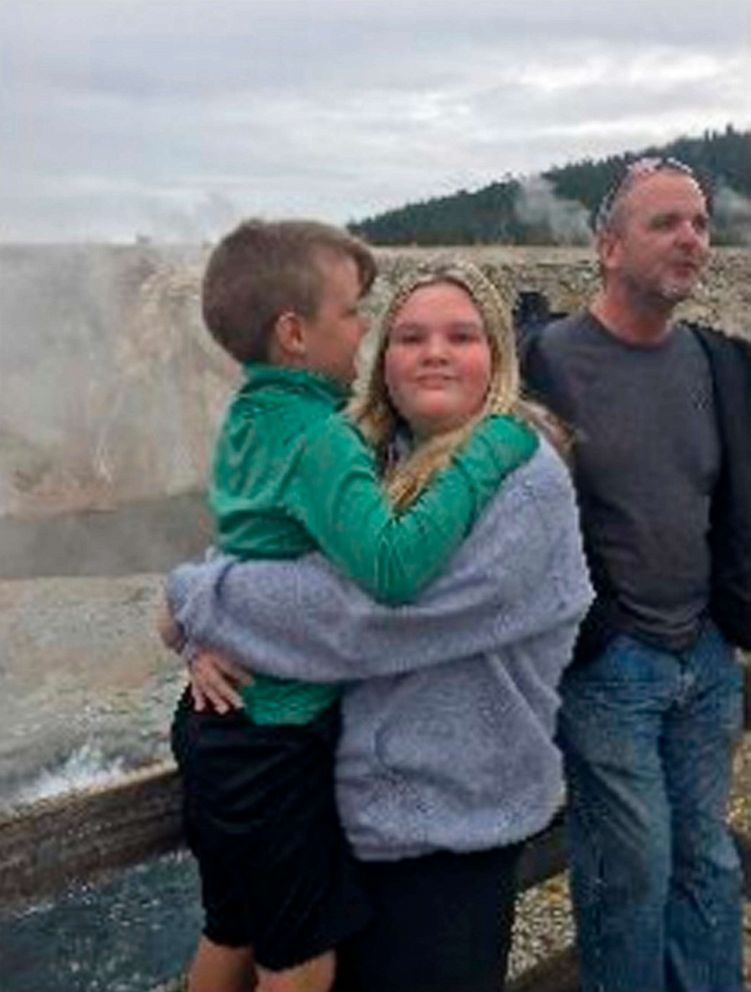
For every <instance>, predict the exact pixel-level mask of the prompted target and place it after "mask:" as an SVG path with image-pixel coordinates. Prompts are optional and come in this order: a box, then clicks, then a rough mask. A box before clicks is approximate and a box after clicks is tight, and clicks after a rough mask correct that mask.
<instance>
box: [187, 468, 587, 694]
mask: <svg viewBox="0 0 751 992" xmlns="http://www.w3.org/2000/svg"><path fill="white" fill-rule="evenodd" d="M510 486H511V488H512V490H514V491H513V492H511V493H506V492H505V491H504V493H503V494H501V495H500V496H499V497H498V498H497V499H496V500H494V501H493V503H492V504H491V505H490V507H489V508H488V511H487V512H486V513H485V514H484V515H483V517H482V519H481V520H480V522H479V523H478V525H477V527H476V528H475V529H474V531H473V532H472V534H471V535H470V537H469V538H468V539H467V541H466V542H465V543H464V544H463V545H462V547H461V549H460V551H459V553H458V554H457V555H456V556H455V558H454V559H453V561H452V563H451V565H450V567H449V568H448V569H447V570H446V571H445V572H444V573H443V574H442V575H441V576H440V577H439V579H438V580H437V581H436V582H434V583H433V584H432V585H431V586H430V587H429V589H427V590H426V591H425V593H424V594H423V596H422V597H421V599H420V600H419V601H418V602H417V603H416V604H414V605H412V606H404V607H400V608H398V609H389V608H386V607H383V606H379V605H378V604H376V603H374V602H373V601H372V600H371V599H369V598H368V597H367V596H366V595H365V594H364V593H363V592H362V591H361V590H360V589H358V588H357V587H356V586H355V585H354V584H353V583H352V582H350V581H348V580H347V579H345V578H344V577H343V576H341V574H339V573H338V572H337V571H336V570H335V569H334V568H332V566H331V565H330V564H329V563H328V562H327V561H326V560H325V559H324V558H323V557H322V556H321V555H318V554H314V555H308V556H306V557H304V558H301V559H297V560H295V561H273V562H272V561H257V562H238V561H237V560H235V559H232V558H227V557H224V558H218V559H215V560H214V561H211V562H208V563H206V564H202V565H183V566H180V568H178V569H176V570H175V571H174V572H173V573H172V574H171V575H170V577H169V581H168V597H169V601H170V606H171V608H172V610H173V612H174V614H175V617H176V619H177V620H178V621H179V623H180V624H181V626H182V627H183V629H184V631H185V633H186V636H187V637H188V638H189V639H190V640H191V641H192V642H193V643H195V644H198V645H200V646H201V647H204V646H206V647H209V648H213V649H216V650H218V651H220V652H223V653H226V654H227V655H228V656H229V657H231V658H234V659H236V660H237V661H239V662H240V663H242V664H244V665H246V666H247V667H249V668H250V669H251V670H254V671H257V672H259V673H263V674H267V675H277V676H282V677H288V678H300V679H305V680H307V681H321V682H327V681H328V682H331V681H351V680H354V679H359V678H371V677H375V676H384V675H394V674H401V673H404V672H406V671H411V670H414V669H418V668H423V667H427V666H430V665H434V664H439V663H441V662H446V661H452V660H456V659H457V658H461V657H467V656H469V655H473V654H478V653H482V652H487V651H492V650H495V649H497V648H499V647H502V646H503V645H504V644H506V643H510V642H516V641H520V640H523V639H524V638H526V637H533V636H535V635H537V634H541V633H544V632H545V631H546V630H551V629H554V628H555V627H556V626H557V625H559V624H561V623H564V622H569V621H570V622H577V621H578V620H579V619H581V616H582V615H583V611H584V610H585V609H586V607H587V605H588V604H589V601H590V599H591V589H590V586H589V581H588V577H587V572H586V567H585V565H584V559H583V554H582V549H581V539H580V536H579V532H578V527H577V518H576V510H575V506H574V501H573V494H572V493H569V494H568V495H567V494H566V493H565V492H564V493H563V494H560V493H559V495H558V497H557V498H556V499H555V500H551V501H550V503H549V505H548V504H546V505H545V507H544V510H545V512H544V519H541V515H540V508H539V507H538V506H537V505H536V504H535V503H534V502H533V501H530V500H529V499H525V498H522V495H523V494H521V493H520V491H521V490H522V489H523V488H524V487H522V486H514V484H513V483H510Z"/></svg>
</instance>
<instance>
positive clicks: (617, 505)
mask: <svg viewBox="0 0 751 992" xmlns="http://www.w3.org/2000/svg"><path fill="white" fill-rule="evenodd" d="M531 372H532V373H533V379H532V384H531V385H532V388H533V389H534V391H535V393H536V394H537V395H539V396H540V398H541V399H542V400H543V402H545V403H546V404H547V405H549V406H550V408H551V409H552V410H554V411H555V412H556V413H557V414H558V415H559V416H561V417H562V418H563V419H564V420H565V421H566V422H567V423H568V424H569V425H570V426H571V427H573V428H574V432H575V439H576V443H575V448H574V472H575V480H576V487H577V492H578V496H579V504H580V509H581V516H582V528H583V532H584V542H585V547H586V550H587V555H588V560H589V564H590V568H591V570H592V578H593V581H594V585H595V588H596V589H597V591H598V593H599V594H601V595H604V596H606V597H608V598H610V599H611V600H614V601H615V604H616V607H617V611H618V616H619V618H620V626H621V627H622V629H624V631H625V632H629V633H633V634H636V635H638V636H642V637H644V638H646V639H648V640H649V641H652V642H655V643H658V644H660V645H662V646H664V647H665V648H667V649H668V650H681V649H682V648H684V647H686V646H688V645H689V644H690V643H691V642H692V641H693V640H694V638H695V637H696V635H697V633H698V630H699V627H700V624H701V620H702V616H703V615H704V613H705V612H706V608H707V604H708V601H709V587H710V566H711V562H710V551H709V544H708V532H709V517H710V503H711V495H712V491H713V489H714V486H715V482H716V480H717V476H718V473H719V466H720V445H719V438H718V431H717V425H716V419H715V411H714V401H713V393H712V379H711V373H710V369H709V366H708V363H707V360H706V357H705V355H704V352H703V349H702V347H701V345H700V344H699V343H698V342H697V341H696V339H695V337H694V335H693V334H692V333H691V331H690V330H688V329H687V328H685V327H681V326H680V325H678V326H676V327H675V328H674V329H673V330H672V331H671V333H670V334H669V335H668V336H667V337H666V338H665V339H664V340H663V341H661V342H660V343H659V344H657V345H651V346H642V345H639V346H637V345H631V344H627V343H625V342H623V341H621V340H620V339H618V338H616V337H614V336H613V335H612V334H610V333H609V332H608V331H607V330H606V329H605V328H604V327H603V326H602V324H600V322H599V321H597V320H596V319H595V318H594V317H593V316H592V315H591V314H590V313H588V312H587V313H584V314H577V315H576V316H573V317H569V318H567V319H565V320H563V321H560V322H558V323H556V324H553V325H551V326H549V327H547V328H546V329H545V330H544V332H543V333H542V338H541V340H540V341H539V342H538V349H537V350H536V354H535V362H534V366H533V367H532V368H531Z"/></svg>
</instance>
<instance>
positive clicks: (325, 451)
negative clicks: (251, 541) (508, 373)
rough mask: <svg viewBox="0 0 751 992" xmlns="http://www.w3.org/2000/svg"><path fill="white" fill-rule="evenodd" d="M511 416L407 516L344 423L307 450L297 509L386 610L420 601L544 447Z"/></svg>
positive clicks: (301, 456) (330, 553)
mask: <svg viewBox="0 0 751 992" xmlns="http://www.w3.org/2000/svg"><path fill="white" fill-rule="evenodd" d="M538 443H539V442H538V438H537V435H536V434H535V433H534V431H532V430H531V429H530V428H529V427H527V426H526V425H525V424H522V423H520V422H519V421H517V420H514V419H512V418H510V417H502V416H490V417H487V418H486V419H485V420H484V421H482V422H481V423H480V424H479V425H478V427H477V428H476V429H475V430H474V432H473V433H472V435H471V437H470V438H469V440H468V441H467V443H466V444H465V445H464V446H463V447H462V448H460V449H459V450H458V451H457V452H456V453H455V454H454V456H453V459H452V462H451V464H450V465H449V466H447V467H446V468H445V469H444V470H442V471H441V472H439V473H437V475H436V476H435V477H434V478H433V479H432V480H431V482H430V484H429V485H428V486H427V487H426V488H425V490H424V491H423V493H422V494H421V495H420V496H419V498H418V499H417V500H416V501H415V503H413V504H412V505H411V506H410V507H409V508H408V509H407V510H405V511H404V512H401V513H397V512H395V511H394V510H393V509H392V507H391V506H390V505H389V503H388V500H387V497H386V496H385V494H384V491H383V488H382V486H381V483H380V481H379V479H378V476H377V467H376V463H375V456H374V454H373V451H372V449H371V447H370V445H368V444H367V443H366V442H365V441H364V440H363V438H362V436H361V435H360V433H359V431H358V430H357V428H356V427H355V426H354V425H353V424H351V423H349V422H348V421H346V420H344V419H343V418H341V417H339V416H337V417H333V418H331V419H329V420H328V421H326V422H324V423H323V424H322V425H321V427H320V428H318V429H316V430H315V431H314V432H312V433H311V435H309V436H308V437H306V438H305V439H304V441H303V442H302V443H301V450H300V452H299V453H298V461H297V463H296V465H295V468H294V471H293V472H291V473H290V481H289V489H288V493H287V499H288V509H289V511H290V512H291V513H292V514H293V515H294V516H295V517H296V518H297V519H298V520H300V522H301V523H302V524H303V526H304V527H305V528H306V530H307V531H308V533H309V534H310V535H311V537H312V538H313V540H314V541H315V542H316V544H317V545H318V547H319V548H320V549H321V551H323V553H324V554H325V555H326V557H327V558H328V559H329V560H330V561H331V562H333V563H334V564H335V565H336V566H338V567H339V568H340V569H341V570H342V571H343V572H345V573H346V574H347V575H349V576H350V577H351V578H353V579H354V580H355V582H356V583H357V584H358V585H359V586H361V587H362V588H363V589H364V590H365V591H366V592H368V593H369V594H370V595H371V596H373V597H374V598H375V599H377V600H379V601H380V602H383V603H387V604H389V605H392V606H395V605H398V604H400V603H405V602H408V601H410V600H412V599H414V598H415V597H416V596H417V594H418V593H419V591H420V590H421V589H423V588H424V587H425V586H427V585H428V583H430V582H431V581H432V579H434V578H435V577H436V575H437V574H438V573H439V572H440V570H441V568H442V567H443V566H444V565H445V563H446V561H447V560H448V558H449V557H450V556H451V554H452V553H453V552H454V551H455V550H456V549H457V548H458V546H459V545H460V544H461V542H462V541H463V540H464V538H465V537H466V536H467V534H468V533H469V532H470V530H471V529H472V527H473V525H474V524H475V522H476V521H477V519H478V517H479V515H480V513H481V512H482V510H483V509H484V508H485V507H486V505H487V503H488V502H489V500H490V498H491V497H492V496H493V495H494V494H495V493H496V491H497V490H498V487H499V486H500V484H501V482H502V481H503V480H504V479H505V478H506V476H507V475H508V474H509V473H510V472H513V471H514V469H516V468H518V467H519V466H520V465H522V464H523V463H524V462H526V461H528V460H529V458H530V457H531V456H532V454H533V453H534V451H535V450H536V448H537V446H538Z"/></svg>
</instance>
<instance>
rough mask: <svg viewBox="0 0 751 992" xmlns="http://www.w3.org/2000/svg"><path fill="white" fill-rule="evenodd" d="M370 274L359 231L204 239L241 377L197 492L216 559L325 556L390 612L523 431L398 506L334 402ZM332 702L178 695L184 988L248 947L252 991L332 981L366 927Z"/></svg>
mask: <svg viewBox="0 0 751 992" xmlns="http://www.w3.org/2000/svg"><path fill="white" fill-rule="evenodd" d="M374 277H375V262H374V260H373V257H372V255H371V254H370V252H369V251H368V249H367V248H366V247H365V246H364V245H363V244H362V243H361V242H359V241H358V240H356V239H354V238H352V237H350V236H349V235H348V234H346V233H345V232H343V231H339V230H338V229H336V228H332V227H329V226H328V225H325V224H319V223H315V222H309V221H282V222H277V223H264V222H261V221H249V222H246V223H244V224H241V225H240V226H239V227H238V228H237V229H236V230H235V231H233V232H231V233H230V234H229V235H228V236H227V237H225V238H224V239H223V241H222V242H221V243H220V244H219V245H218V246H217V248H216V250H215V251H214V253H213V254H212V256H211V258H210V260H209V264H208V267H207V270H206V275H205V278H204V285H203V312H204V319H205V322H206V324H207V326H208V328H209V330H210V331H211V333H212V334H213V336H214V337H215V338H216V340H217V341H218V342H219V343H220V344H221V345H222V346H223V347H224V348H225V349H226V350H227V351H228V352H229V353H230V354H231V355H232V356H233V357H234V358H236V359H237V360H238V361H240V362H242V363H243V365H244V368H245V372H246V380H245V382H244V383H243V384H242V385H241V387H240V388H239V389H238V391H237V393H236V395H235V397H234V399H233V400H232V402H231V404H230V407H229V409H228V412H227V415H226V418H225V421H224V424H223V426H222V428H221V432H220V436H219V439H218V442H217V448H216V454H215V463H214V474H213V483H212V486H211V493H210V500H211V506H212V510H213V513H214V517H215V522H216V543H217V545H218V547H219V548H220V549H221V550H222V551H223V552H226V553H229V554H233V555H236V556H238V557H241V558H291V557H297V556H299V555H302V554H304V553H307V552H310V551H313V550H316V549H320V550H321V551H323V552H324V553H325V554H326V555H327V557H329V558H330V559H331V560H332V561H333V562H334V563H335V564H337V565H338V566H339V567H340V568H341V569H342V570H343V571H345V572H347V573H348V574H349V575H350V576H351V577H352V578H353V579H354V580H355V581H357V582H358V583H359V584H360V585H361V586H362V587H363V588H364V589H365V590H366V591H368V592H369V593H370V594H371V595H373V596H374V597H375V598H377V599H380V600H382V601H385V602H388V603H391V604H397V603H400V602H405V601H407V600H409V599H412V598H414V596H415V595H416V594H417V592H418V591H419V589H420V588H422V586H424V585H425V584H427V582H428V581H430V579H432V578H433V577H434V576H435V575H436V574H437V572H438V571H439V570H440V568H441V567H442V565H443V564H444V562H445V561H446V560H447V558H448V556H449V555H450V554H451V553H452V552H453V551H454V550H455V549H456V547H457V546H458V545H459V544H460V543H461V541H462V540H463V538H464V537H465V536H466V534H467V533H468V531H469V530H470V529H471V527H472V525H473V523H474V522H475V520H476V519H477V517H478V515H479V513H480V511H481V510H482V509H483V508H484V506H485V504H486V502H487V501H488V500H489V498H490V497H491V496H492V495H493V494H494V493H495V491H496V490H497V487H498V485H499V484H500V482H501V481H502V479H503V477H504V476H505V475H506V474H508V472H510V471H511V470H513V469H514V468H516V467H517V466H518V465H519V464H521V463H522V462H523V461H525V460H526V459H527V458H529V457H530V455H531V454H532V452H533V451H534V449H535V446H536V438H535V436H534V434H533V433H532V432H531V431H529V430H528V429H527V428H526V427H524V426H523V425H521V424H514V423H509V422H508V421H507V420H501V419H499V418H493V417H491V418H488V419H487V420H485V421H484V422H483V423H482V424H481V425H480V426H479V427H478V428H477V429H476V430H475V432H474V434H473V436H472V437H471V439H470V441H469V442H468V443H467V445H466V447H465V448H464V449H462V450H461V451H460V452H459V453H458V455H457V456H456V459H455V462H454V464H452V465H451V466H449V468H447V469H446V470H444V471H443V472H442V473H439V474H438V475H437V476H436V477H435V479H434V481H433V483H432V485H431V486H430V487H429V489H428V490H427V491H426V492H425V493H424V495H423V496H422V497H421V498H420V500H419V501H417V502H416V503H415V504H414V505H413V506H412V507H411V508H410V509H409V510H408V511H407V512H405V513H403V514H402V515H401V516H396V515H395V514H394V513H392V511H391V510H390V508H389V507H388V505H387V504H386V502H385V498H384V495H383V493H382V491H381V489H380V485H379V482H378V469H377V465H376V461H375V456H374V454H373V452H372V451H371V449H370V448H369V447H368V445H367V444H366V443H365V441H364V440H363V439H362V437H361V436H360V435H359V433H358V431H357V429H356V427H355V426H354V425H353V424H352V423H350V422H349V421H348V420H347V419H345V418H344V417H343V416H341V415H340V414H339V412H338V411H339V408H340V407H341V405H342V403H343V401H344V399H345V397H346V389H347V387H348V385H349V383H350V382H351V379H352V377H353V369H354V355H355V352H356V350H357V347H358V345H359V343H360V340H361V338H362V335H363V333H364V330H365V328H364V323H363V320H362V317H361V315H360V313H359V303H360V299H361V297H362V296H363V295H364V294H365V293H366V292H367V291H368V289H369V288H370V285H371V284H372V282H373V279H374ZM338 695H339V688H338V687H336V686H330V685H323V684H316V685H312V684H308V683H300V682H295V681H291V680H281V679H272V678H268V677H260V676H259V677H256V678H254V680H253V683H252V685H251V686H249V687H247V688H246V689H244V690H243V702H244V711H243V712H239V713H234V714H230V715H227V716H219V715H217V714H215V713H210V712H201V713H199V712H195V711H193V710H191V708H190V706H189V703H188V700H187V698H185V699H184V700H183V701H182V703H181V705H180V707H179V708H178V713H177V715H176V719H175V726H174V728H173V742H174V749H175V755H176V758H177V760H178V765H179V766H180V769H181V772H182V774H183V778H184V784H185V825H186V835H187V839H188V842H189V844H190V846H191V849H192V850H193V852H194V854H195V855H196V857H197V859H198V861H199V865H200V868H201V876H202V884H203V899H204V907H205V910H206V928H205V932H204V936H203V938H202V940H201V943H200V945H199V950H198V953H197V956H196V959H195V962H194V964H193V967H192V970H191V978H190V989H191V992H240V990H244V989H247V988H248V987H249V984H250V980H251V978H250V976H251V969H252V959H251V951H250V946H251V945H252V946H253V948H254V952H255V958H256V962H257V965H258V974H259V981H260V987H261V988H262V989H263V990H265V992H271V990H273V992H302V990H305V992H326V990H327V989H328V988H329V987H330V985H331V982H332V980H333V971H334V956H333V953H332V951H331V949H332V948H333V947H334V946H335V945H336V944H337V943H338V942H340V941H341V940H343V939H344V938H345V937H347V936H349V935H351V934H352V933H354V932H355V931H356V930H358V929H359V928H361V927H362V926H363V925H364V923H365V922H366V920H367V918H368V915H369V908H368V905H367V900H366V899H365V897H364V895H363V894H362V893H361V892H360V890H359V887H358V885H357V882H356V879H355V875H354V867H353V865H352V862H351V857H350V854H349V851H348V849H347V846H346V842H345V841H344V839H343V837H342V835H341V831H340V829H339V825H338V819H337V815H336V809H335V805H334V796H333V777H332V776H333V750H334V746H335V743H336V738H337V721H338V708H337V706H336V702H337V698H338Z"/></svg>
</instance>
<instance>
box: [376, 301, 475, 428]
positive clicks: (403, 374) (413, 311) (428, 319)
mask: <svg viewBox="0 0 751 992" xmlns="http://www.w3.org/2000/svg"><path fill="white" fill-rule="evenodd" d="M491 365H492V358H491V352H490V345H489V343H488V338H487V335H486V333H485V328H484V326H483V321H482V316H481V315H480V311H479V310H478V309H477V307H476V306H475V304H474V303H473V302H472V299H471V298H470V296H469V294H468V293H467V292H466V291H465V290H464V289H462V288H461V287H459V286H456V285H455V284H453V283H448V282H444V283H435V284H433V285H430V286H421V287H419V288H418V289H416V290H415V291H414V292H413V293H412V294H411V295H410V296H409V297H408V298H407V300H406V302H405V303H404V305H403V306H402V307H401V309H400V310H398V311H397V312H396V315H395V317H394V320H393V323H392V325H391V329H390V331H389V335H388V340H387V343H386V351H385V355H384V376H385V380H386V388H387V389H388V392H389V396H390V398H391V402H392V403H393V404H394V407H395V408H396V410H397V411H398V412H399V414H400V415H401V416H402V417H403V418H404V419H405V420H406V421H407V423H408V424H409V426H410V427H411V429H412V431H413V432H414V433H415V434H416V435H417V436H420V437H430V436H431V435H433V434H442V433H444V432H446V431H449V430H453V429H455V428H457V427H461V426H462V425H463V424H465V423H466V422H467V420H469V418H470V417H473V416H474V415H475V414H477V413H479V412H480V410H481V408H482V405H483V403H484V401H485V397H486V395H487V392H488V387H489V386H490V377H491Z"/></svg>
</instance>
